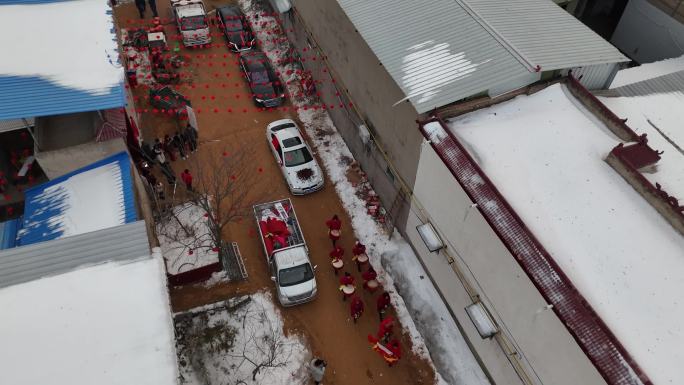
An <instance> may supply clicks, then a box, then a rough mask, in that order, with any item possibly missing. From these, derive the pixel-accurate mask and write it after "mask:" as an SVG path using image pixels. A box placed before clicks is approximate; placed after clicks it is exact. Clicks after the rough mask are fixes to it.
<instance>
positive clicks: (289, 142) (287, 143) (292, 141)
mask: <svg viewBox="0 0 684 385" xmlns="http://www.w3.org/2000/svg"><path fill="white" fill-rule="evenodd" d="M300 144H302V140H301V139H299V138H287V139H284V140H283V147H285V148H289V147H294V146H298V145H300Z"/></svg>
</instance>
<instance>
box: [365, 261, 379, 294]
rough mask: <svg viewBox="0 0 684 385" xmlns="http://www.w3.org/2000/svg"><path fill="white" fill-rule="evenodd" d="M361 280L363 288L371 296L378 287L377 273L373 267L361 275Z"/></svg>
mask: <svg viewBox="0 0 684 385" xmlns="http://www.w3.org/2000/svg"><path fill="white" fill-rule="evenodd" d="M361 278H363V288H364V289H365V290H368V291H369V292H370V293H371V294H372V293H374V292H375V291H376V290H377V289H378V287H379V286H380V285H378V281H377V279H376V278H378V273H376V272H375V269H373V266H369V267H368V270H367V271H366V272H365V273H363V274H361Z"/></svg>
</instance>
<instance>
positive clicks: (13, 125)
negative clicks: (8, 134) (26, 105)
mask: <svg viewBox="0 0 684 385" xmlns="http://www.w3.org/2000/svg"><path fill="white" fill-rule="evenodd" d="M35 124H36V119H35V118H26V119H10V120H0V132H5V131H13V130H19V129H22V128H26V127H33V126H34V125H35Z"/></svg>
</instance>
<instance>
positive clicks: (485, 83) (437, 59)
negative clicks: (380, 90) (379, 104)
mask: <svg viewBox="0 0 684 385" xmlns="http://www.w3.org/2000/svg"><path fill="white" fill-rule="evenodd" d="M338 3H339V4H340V6H341V7H342V9H343V10H344V12H345V13H346V14H347V15H348V17H349V19H350V20H351V21H352V23H353V24H354V25H355V26H356V29H357V30H358V31H359V33H360V34H361V36H363V38H364V39H365V41H366V42H367V43H368V46H369V47H370V48H371V50H372V51H373V52H374V53H375V55H376V56H377V57H378V59H379V60H380V62H381V63H382V64H383V65H384V66H385V68H386V69H387V72H388V73H389V74H390V75H391V76H392V78H393V79H394V81H395V82H396V83H397V85H398V86H399V87H400V88H401V89H402V91H403V92H404V94H405V95H406V96H407V98H408V99H409V100H410V101H411V103H412V104H413V105H414V107H415V108H416V110H417V111H418V112H419V113H423V112H426V111H429V110H431V109H433V108H436V107H440V106H443V105H446V104H449V103H453V102H455V101H457V100H460V99H463V98H465V97H468V96H472V95H474V94H477V93H480V92H483V91H486V90H487V89H489V88H490V87H491V86H494V85H497V84H502V83H505V82H507V81H509V80H510V79H512V78H518V77H522V76H526V75H529V73H530V71H529V70H528V69H527V68H525V67H524V66H523V65H522V64H521V63H520V62H519V61H518V60H517V59H516V58H515V57H513V55H511V53H509V51H508V50H506V49H505V48H504V47H503V46H502V45H501V43H500V42H499V41H497V40H496V39H495V38H494V37H493V36H492V35H491V34H490V33H489V32H488V31H487V30H486V29H485V28H484V27H483V26H482V25H480V24H479V23H477V22H476V21H475V20H474V19H473V18H472V17H471V16H470V14H469V13H468V12H467V11H466V9H465V8H464V7H462V6H461V5H460V4H459V2H458V1H454V0H423V1H412V0H338Z"/></svg>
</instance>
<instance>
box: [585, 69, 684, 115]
mask: <svg viewBox="0 0 684 385" xmlns="http://www.w3.org/2000/svg"><path fill="white" fill-rule="evenodd" d="M664 93H678V94H680V97H682V98H683V99H684V70H683V71H678V72H673V73H671V74H667V75H662V76H658V77H655V78H652V79H646V80H642V81H640V82H635V83H631V84H627V85H624V86H620V87H616V88H612V89H610V90H606V91H603V92H601V93H600V94H601V95H605V96H646V95H653V94H664ZM597 94H598V93H597ZM682 105H683V106H684V100H682Z"/></svg>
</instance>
